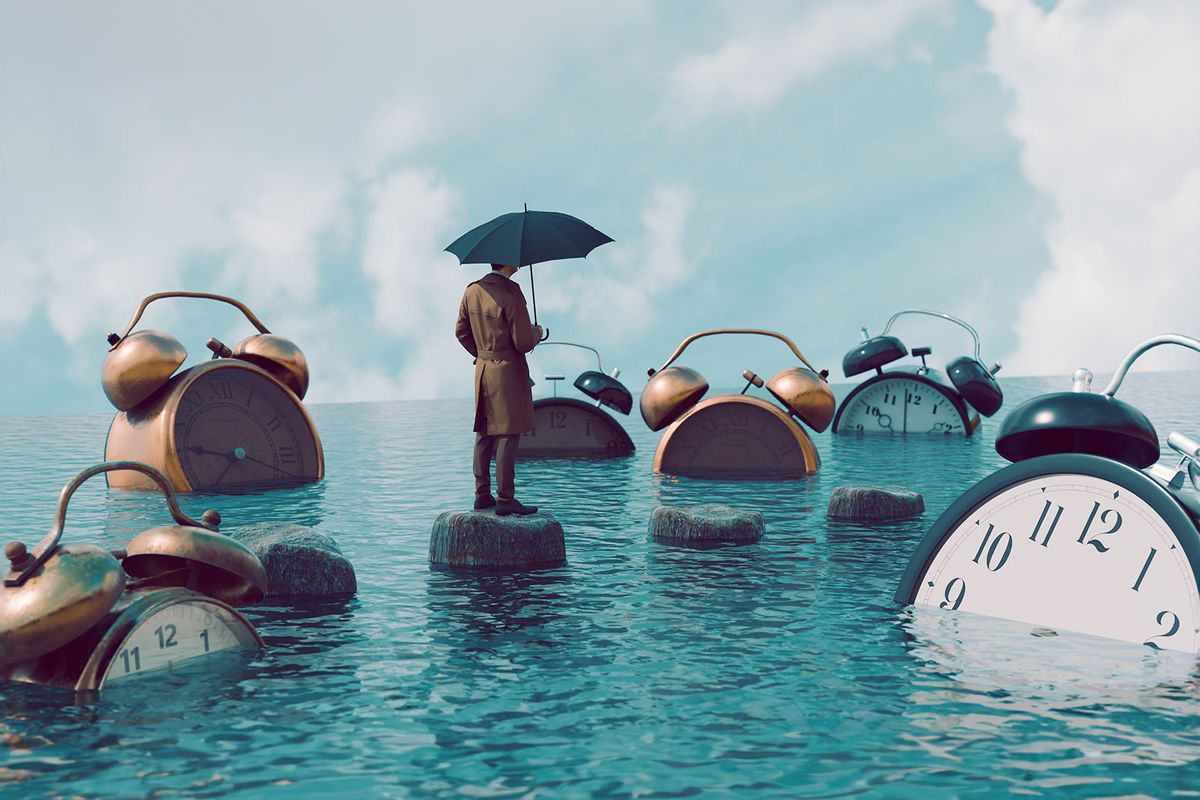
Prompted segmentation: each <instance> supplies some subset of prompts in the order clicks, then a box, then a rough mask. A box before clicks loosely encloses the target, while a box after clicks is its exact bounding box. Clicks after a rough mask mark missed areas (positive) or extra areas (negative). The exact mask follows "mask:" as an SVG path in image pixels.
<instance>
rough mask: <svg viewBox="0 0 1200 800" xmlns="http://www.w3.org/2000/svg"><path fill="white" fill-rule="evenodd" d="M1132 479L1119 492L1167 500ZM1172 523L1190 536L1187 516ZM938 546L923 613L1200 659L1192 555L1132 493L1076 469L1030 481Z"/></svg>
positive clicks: (921, 599) (975, 512) (918, 590)
mask: <svg viewBox="0 0 1200 800" xmlns="http://www.w3.org/2000/svg"><path fill="white" fill-rule="evenodd" d="M1049 458H1055V457H1049ZM1060 458H1061V457H1060ZM1076 458H1079V457H1076ZM1082 458H1088V459H1091V460H1095V461H1102V459H1093V458H1092V457H1082ZM1030 463H1031V462H1022V464H1020V465H1017V466H1023V465H1025V464H1030ZM1122 468H1123V469H1128V468H1124V467H1122ZM1009 469H1012V468H1011V467H1010V468H1009ZM1129 471H1130V472H1131V473H1133V477H1134V478H1135V480H1133V481H1123V483H1130V482H1132V483H1133V484H1135V485H1138V484H1141V485H1143V486H1145V487H1147V490H1148V491H1152V492H1154V493H1164V492H1165V490H1162V489H1159V488H1158V486H1157V484H1154V483H1153V482H1152V481H1151V480H1150V479H1149V478H1147V477H1145V476H1143V475H1141V474H1140V473H1136V471H1134V470H1132V469H1129ZM1143 481H1144V484H1142V482H1143ZM1166 502H1167V503H1172V502H1173V501H1171V500H1170V499H1169V498H1168V499H1167V500H1166ZM1159 505H1160V507H1161V504H1159ZM952 511H953V509H952ZM949 513H950V512H947V514H948V515H949ZM1172 516H1173V517H1176V518H1177V519H1175V521H1174V524H1175V525H1176V526H1177V527H1178V526H1180V525H1181V524H1182V526H1186V527H1185V528H1184V531H1185V535H1188V536H1192V537H1193V538H1194V536H1195V529H1194V528H1192V527H1191V523H1190V521H1189V520H1187V518H1186V517H1184V516H1183V514H1182V512H1179V513H1178V514H1174V515H1172ZM1180 519H1182V523H1180V521H1179V520H1180ZM941 526H942V520H939V521H938V524H937V526H935V530H937V529H938V528H939V527H941ZM1188 529H1190V531H1189V530H1188ZM931 535H932V532H931ZM941 541H942V545H941V547H940V549H938V550H937V552H936V553H935V554H934V555H933V558H932V559H931V560H930V561H929V563H928V566H927V567H926V568H925V569H924V571H923V572H922V573H921V574H920V575H919V577H918V578H917V579H916V581H915V592H914V593H913V600H912V602H913V603H914V604H915V605H917V606H925V607H930V608H938V609H946V610H951V611H970V612H975V613H979V614H987V615H990V616H996V617H1005V618H1008V619H1014V620H1019V621H1021V622H1028V623H1035V624H1038V625H1043V626H1046V627H1050V628H1059V629H1062V630H1071V631H1078V632H1081V633H1089V634H1094V635H1097V636H1106V637H1109V638H1114V639H1122V640H1125V641H1129V642H1136V643H1138V644H1146V645H1149V646H1152V647H1157V648H1162V649H1168V650H1184V651H1187V652H1197V651H1198V650H1200V630H1198V629H1200V594H1198V592H1197V587H1196V577H1195V574H1194V573H1193V570H1192V566H1191V562H1190V561H1189V558H1188V555H1187V553H1186V552H1185V549H1184V547H1182V546H1181V545H1180V541H1179V539H1178V538H1177V536H1176V534H1175V532H1174V531H1173V529H1172V526H1171V525H1170V524H1168V522H1167V521H1166V520H1165V519H1164V517H1163V515H1162V514H1160V513H1159V511H1156V510H1155V508H1154V507H1152V506H1151V504H1150V503H1148V502H1147V500H1145V499H1143V498H1142V497H1141V496H1140V495H1139V493H1138V491H1135V489H1131V488H1129V486H1126V485H1121V484H1118V483H1115V482H1114V481H1112V480H1108V479H1106V478H1102V477H1098V476H1096V475H1091V474H1077V473H1069V472H1054V473H1050V474H1044V475H1036V476H1034V477H1029V478H1025V479H1023V480H1019V481H1017V482H1014V483H1011V484H1010V485H1008V486H1006V487H1004V488H1003V489H1001V490H999V491H996V492H995V493H993V494H991V495H990V496H988V497H987V499H986V500H985V501H984V502H983V503H982V504H980V505H978V506H976V507H975V508H973V509H971V510H970V511H969V513H967V514H966V515H965V516H960V517H958V518H957V519H956V520H954V521H953V522H952V523H951V524H950V526H949V528H948V531H947V533H946V534H944V535H943V536H942V537H941ZM903 590H904V589H903V587H902V592H903ZM897 599H900V598H899V596H898V598H897Z"/></svg>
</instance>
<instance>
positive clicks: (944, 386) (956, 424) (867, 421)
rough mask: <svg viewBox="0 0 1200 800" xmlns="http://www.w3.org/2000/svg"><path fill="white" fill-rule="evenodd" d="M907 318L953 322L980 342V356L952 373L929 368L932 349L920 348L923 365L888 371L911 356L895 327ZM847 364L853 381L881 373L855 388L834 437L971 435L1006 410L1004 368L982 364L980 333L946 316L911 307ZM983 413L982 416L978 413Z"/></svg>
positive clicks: (952, 367) (964, 360)
mask: <svg viewBox="0 0 1200 800" xmlns="http://www.w3.org/2000/svg"><path fill="white" fill-rule="evenodd" d="M906 314H923V315H926V316H930V317H936V318H938V319H944V320H947V321H948V322H953V323H954V324H955V325H959V326H960V327H962V328H964V329H965V330H966V331H967V332H968V333H969V334H971V338H972V339H973V340H974V341H975V356H974V357H973V358H971V357H968V356H961V357H959V358H956V359H954V360H953V361H951V362H950V363H949V364H947V365H946V374H943V373H941V372H938V371H937V370H935V369H930V368H929V366H927V365H926V363H925V358H926V356H929V355H931V354H932V352H933V351H932V350H931V349H930V348H928V347H914V348H913V351H912V354H913V355H914V356H916V357H918V358H920V359H921V366H919V367H917V366H901V367H893V368H892V369H889V370H887V371H884V369H883V367H884V366H886V365H888V364H891V363H893V362H895V361H898V360H899V359H901V358H903V357H904V356H906V355H907V354H908V349H907V348H906V347H905V346H904V343H903V342H901V341H900V340H899V339H898V338H896V337H895V336H889V335H888V332H889V331H890V330H891V329H892V324H893V323H895V321H896V320H897V319H899V318H900V317H902V316H905V315H906ZM862 334H863V342H862V343H861V344H859V345H858V346H857V347H855V348H854V349H853V350H851V351H850V352H848V353H846V356H845V358H843V359H842V371H843V372H844V373H845V375H846V377H847V378H850V377H853V376H855V375H859V374H861V373H864V372H868V371H870V370H872V369H873V370H875V375H873V376H872V377H871V378H870V379H868V380H866V381H864V382H863V383H860V384H859V385H858V386H856V387H854V389H853V391H851V392H850V394H848V395H847V396H846V399H845V400H843V401H842V403H841V405H839V406H838V410H837V415H836V416H835V417H834V418H833V432H834V433H863V434H869V433H889V434H897V433H898V434H926V435H928V434H942V435H945V434H959V435H964V436H970V435H971V434H973V433H974V432H975V429H976V428H978V427H979V414H983V415H984V416H985V417H990V416H992V415H993V414H995V413H996V412H997V411H999V410H1000V406H1001V405H1003V403H1004V393H1003V392H1002V391H1001V389H1000V384H999V383H997V382H996V379H995V377H993V376H994V375H995V374H996V373H997V372H998V371H999V370H1000V365H999V364H993V365H992V366H991V367H990V368H988V367H985V366H984V365H983V362H982V361H980V360H979V333H978V332H977V331H976V330H975V329H974V328H973V327H971V326H970V325H968V324H967V323H966V322H963V321H962V320H961V319H959V318H958V317H952V316H950V315H949V314H943V313H942V312H940V311H926V310H923V309H915V308H910V309H906V310H904V311H900V312H897V313H896V314H893V315H892V317H891V319H889V320H888V321H887V325H885V326H884V328H883V333H882V334H880V335H879V336H875V337H870V338H868V336H867V329H866V328H863V329H862ZM976 410H977V411H978V412H979V414H977V413H975V411H976Z"/></svg>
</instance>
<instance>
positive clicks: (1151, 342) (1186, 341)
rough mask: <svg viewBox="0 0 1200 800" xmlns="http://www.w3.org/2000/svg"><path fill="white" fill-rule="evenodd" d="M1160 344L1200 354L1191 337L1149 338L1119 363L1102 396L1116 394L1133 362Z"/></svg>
mask: <svg viewBox="0 0 1200 800" xmlns="http://www.w3.org/2000/svg"><path fill="white" fill-rule="evenodd" d="M1160 344H1177V345H1180V346H1181V347H1187V348H1189V349H1191V350H1195V351H1196V352H1198V353H1200V341H1198V340H1196V339H1193V338H1192V337H1191V336H1183V335H1182V334H1178V333H1162V334H1159V335H1158V336H1151V337H1150V338H1149V339H1147V340H1146V341H1144V342H1142V343H1141V344H1139V345H1138V346H1137V347H1135V348H1133V349H1132V350H1130V351H1129V354H1128V355H1127V356H1125V358H1124V359H1123V360H1122V361H1121V365H1120V366H1119V367H1117V371H1116V372H1114V373H1113V376H1112V380H1111V381H1109V382H1108V386H1105V387H1104V394H1106V395H1108V396H1109V397H1112V396H1114V395H1115V394H1116V393H1117V389H1120V388H1121V381H1123V380H1125V375H1126V374H1128V372H1129V368H1130V367H1132V366H1133V362H1135V361H1137V360H1138V358H1140V357H1141V356H1142V355H1143V354H1144V353H1145V352H1146V351H1147V350H1152V349H1153V348H1155V347H1158V346H1159V345H1160Z"/></svg>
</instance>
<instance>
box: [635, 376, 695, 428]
mask: <svg viewBox="0 0 1200 800" xmlns="http://www.w3.org/2000/svg"><path fill="white" fill-rule="evenodd" d="M707 391H708V381H706V380H705V379H704V376H703V375H701V374H700V373H699V372H697V371H696V370H694V369H688V368H687V367H665V368H663V369H661V370H659V371H657V372H656V373H654V375H652V376H651V377H650V380H649V381H647V382H646V387H645V388H644V389H642V399H641V402H640V406H641V409H642V419H643V420H645V421H646V425H647V427H649V428H650V430H652V431H658V430H662V429H663V428H665V427H667V426H668V425H670V424H671V423H672V422H674V421H675V420H676V419H678V418H679V416H680V415H681V414H683V413H684V412H685V411H687V410H688V409H689V408H691V407H692V406H694V405H695V404H696V403H698V402H700V398H701V397H703V396H704V393H705V392H707Z"/></svg>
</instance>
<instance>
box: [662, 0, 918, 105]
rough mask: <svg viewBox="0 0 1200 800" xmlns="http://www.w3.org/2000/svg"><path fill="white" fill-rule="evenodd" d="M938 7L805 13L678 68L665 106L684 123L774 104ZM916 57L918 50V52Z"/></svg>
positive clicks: (854, 1) (847, 5)
mask: <svg viewBox="0 0 1200 800" xmlns="http://www.w3.org/2000/svg"><path fill="white" fill-rule="evenodd" d="M939 5H941V2H940V0H851V1H843V2H831V3H823V4H820V5H816V6H811V7H809V8H808V9H807V10H806V11H805V12H804V13H803V14H802V15H801V16H800V17H799V18H798V19H796V20H794V21H791V22H789V23H787V24H784V25H779V26H768V27H766V28H764V29H761V30H757V31H754V32H751V33H747V34H744V35H740V36H738V37H736V38H734V39H731V40H730V41H728V42H726V43H725V44H724V45H722V46H721V47H720V48H719V49H717V50H716V51H715V52H712V53H708V54H705V55H701V56H694V57H692V58H689V59H687V60H685V61H683V62H682V63H680V64H679V65H678V66H677V67H676V68H675V71H674V73H673V74H672V76H671V81H670V93H671V97H670V100H669V104H670V105H671V106H672V107H673V109H674V110H676V111H677V112H678V113H679V114H681V115H682V116H683V117H685V118H697V117H704V116H707V115H711V114H717V113H720V112H722V111H729V110H735V109H740V108H751V109H753V108H763V107H766V106H769V105H771V104H773V103H775V102H776V101H777V100H778V99H779V98H780V97H781V96H782V95H783V94H784V93H785V92H786V91H787V90H788V89H789V88H791V87H792V85H794V84H795V83H797V82H799V81H803V80H805V79H808V78H811V77H813V76H815V75H818V74H820V73H822V72H824V71H826V70H828V69H830V68H832V67H836V66H838V65H841V64H844V63H847V62H849V61H852V60H854V59H857V58H861V57H862V56H864V55H866V54H868V53H871V52H873V51H876V50H878V49H879V48H881V47H883V46H884V45H887V44H889V43H890V42H892V41H893V40H895V39H896V37H897V36H898V35H899V34H900V33H901V32H902V31H903V30H904V28H905V27H906V26H907V25H908V24H909V23H910V22H911V21H912V20H914V19H915V18H916V17H918V16H920V15H921V14H924V13H925V12H927V11H929V10H930V9H932V8H935V7H937V6H939ZM918 52H919V51H918Z"/></svg>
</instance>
